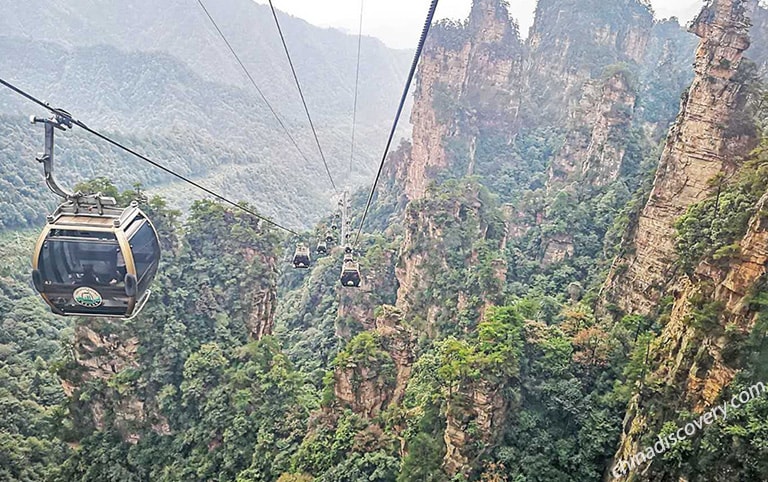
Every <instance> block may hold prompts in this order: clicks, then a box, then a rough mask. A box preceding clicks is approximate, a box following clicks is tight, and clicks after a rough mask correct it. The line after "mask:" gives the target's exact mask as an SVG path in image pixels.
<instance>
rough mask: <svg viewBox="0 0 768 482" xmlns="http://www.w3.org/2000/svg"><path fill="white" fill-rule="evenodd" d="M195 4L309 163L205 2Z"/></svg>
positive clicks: (199, 0) (200, 0)
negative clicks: (201, 10)
mask: <svg viewBox="0 0 768 482" xmlns="http://www.w3.org/2000/svg"><path fill="white" fill-rule="evenodd" d="M197 4H198V5H200V8H201V9H203V12H204V13H205V16H206V17H208V20H210V21H211V24H212V25H213V27H214V28H215V29H216V31H217V32H218V33H219V36H220V37H221V39H222V40H223V41H224V43H225V44H226V45H227V48H228V49H229V51H230V53H231V54H232V56H233V57H234V58H235V60H236V61H237V63H238V64H239V65H240V68H241V69H242V70H243V72H244V73H245V76H246V77H248V80H250V82H251V84H252V85H253V88H254V89H256V92H258V93H259V97H261V100H262V101H264V104H266V106H267V107H268V108H269V111H270V112H271V113H272V116H273V117H274V118H275V120H277V123H278V124H279V125H280V127H281V128H282V129H283V131H285V135H286V136H288V139H290V140H291V144H293V146H294V147H295V148H296V150H297V151H298V152H299V154H300V155H301V157H302V158H303V159H304V161H305V162H306V163H307V164H308V165H309V164H311V162H310V161H309V159H308V158H307V156H306V155H305V154H304V151H302V150H301V147H299V144H298V142H296V139H295V138H294V137H293V135H291V133H290V131H289V130H288V127H286V125H285V123H284V122H283V120H282V119H281V118H280V115H279V114H278V113H277V111H276V110H275V108H274V107H272V104H271V103H270V102H269V101H268V100H267V97H266V96H265V95H264V91H262V90H261V88H259V86H258V84H257V83H256V80H254V78H253V76H252V75H251V72H250V71H249V70H248V68H246V66H245V64H244V63H243V61H242V60H240V56H239V55H237V52H235V49H234V48H233V47H232V44H231V43H229V40H227V37H226V35H224V32H222V30H221V29H220V28H219V25H218V24H217V23H216V20H214V19H213V16H212V15H211V14H210V12H209V11H208V9H207V8H205V4H203V2H202V0H197Z"/></svg>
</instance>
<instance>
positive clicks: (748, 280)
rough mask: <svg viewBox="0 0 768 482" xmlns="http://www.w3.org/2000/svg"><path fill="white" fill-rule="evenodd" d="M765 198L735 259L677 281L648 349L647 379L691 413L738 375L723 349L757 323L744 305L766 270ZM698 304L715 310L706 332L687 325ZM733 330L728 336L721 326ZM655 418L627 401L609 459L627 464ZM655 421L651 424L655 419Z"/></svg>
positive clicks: (706, 265) (706, 266)
mask: <svg viewBox="0 0 768 482" xmlns="http://www.w3.org/2000/svg"><path fill="white" fill-rule="evenodd" d="M767 207H768V193H766V194H764V195H763V197H762V198H761V199H760V202H759V203H758V205H757V209H756V214H755V215H754V216H753V217H752V219H751V220H750V223H749V229H748V230H747V234H746V235H745V236H744V238H742V240H741V241H740V243H739V248H740V249H739V254H738V255H737V256H736V257H734V258H733V259H732V260H731V262H730V263H729V264H728V265H727V266H725V267H720V266H713V265H711V264H709V263H708V262H703V263H702V264H701V265H699V266H698V268H697V270H696V273H695V276H694V278H693V279H691V278H688V277H683V278H681V279H679V280H678V281H677V283H676V285H675V287H674V289H673V292H674V293H675V302H674V306H673V308H672V312H671V314H670V319H669V322H668V323H667V324H666V325H665V327H664V330H663V332H662V333H661V336H659V338H658V339H657V340H656V341H655V342H654V344H653V346H652V347H651V351H650V352H649V353H650V354H651V356H650V360H649V361H650V363H651V366H653V367H654V371H653V372H652V373H651V374H650V376H649V377H648V379H649V380H650V381H653V382H654V383H657V384H661V385H662V386H666V387H670V388H671V387H674V390H675V391H676V392H679V393H680V395H681V397H680V399H679V400H680V401H681V403H682V404H683V406H684V407H685V408H688V409H691V408H692V410H693V412H694V413H702V412H703V411H705V410H709V408H710V407H712V406H713V404H714V403H716V402H717V400H718V397H719V396H720V395H721V393H722V391H723V389H724V388H725V387H727V386H728V385H729V384H730V383H731V382H732V381H733V379H734V376H735V375H736V373H737V372H738V367H737V366H736V363H735V362H734V361H733V360H731V359H729V355H728V352H727V349H728V348H729V345H730V344H731V343H732V339H733V338H732V337H733V336H734V334H735V335H736V336H742V335H743V336H747V335H748V334H749V333H750V332H751V331H752V329H753V328H754V324H755V322H756V319H757V314H756V313H754V312H752V311H750V308H749V306H748V303H746V301H747V299H748V297H749V296H750V290H752V289H753V288H754V286H755V284H756V283H757V282H758V281H759V280H760V279H761V278H762V277H763V276H765V274H766V266H767V265H768V217H766V211H764V210H765V209H766V208H767ZM702 299H706V300H710V301H711V303H714V305H710V306H716V307H718V308H719V312H718V315H717V320H715V322H716V323H717V326H715V327H709V328H708V329H707V330H704V329H702V328H698V327H696V326H695V325H694V324H693V323H692V322H691V321H692V320H693V319H694V318H695V316H696V310H700V309H701V308H702V307H701V306H700V304H701V301H700V300H702ZM726 326H730V329H731V330H733V331H732V333H731V335H728V334H727V332H726V330H725V327H726ZM655 416H657V414H655V413H653V411H652V410H651V411H649V410H648V408H647V407H644V406H643V393H642V392H641V393H639V394H638V395H636V396H635V397H634V398H633V400H632V401H631V403H630V405H629V408H628V410H627V415H626V418H625V421H624V432H623V434H622V440H621V444H620V446H619V449H618V451H617V453H616V455H615V457H614V460H616V461H618V460H622V459H623V460H626V459H628V457H629V456H631V455H633V454H635V453H637V452H638V451H639V450H640V449H641V448H642V447H641V445H642V440H643V437H644V436H647V435H648V434H649V433H650V432H651V431H655V430H657V429H658V427H657V426H654V425H653V424H652V420H651V419H652V418H654V417H655ZM654 421H655V420H654Z"/></svg>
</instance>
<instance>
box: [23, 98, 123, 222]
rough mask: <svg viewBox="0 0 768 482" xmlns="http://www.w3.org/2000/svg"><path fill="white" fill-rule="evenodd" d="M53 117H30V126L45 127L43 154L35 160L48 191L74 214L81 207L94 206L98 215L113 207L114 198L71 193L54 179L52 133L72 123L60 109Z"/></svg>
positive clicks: (62, 129) (68, 115)
mask: <svg viewBox="0 0 768 482" xmlns="http://www.w3.org/2000/svg"><path fill="white" fill-rule="evenodd" d="M52 112H53V116H52V117H50V118H44V117H36V116H32V117H30V121H31V122H32V124H44V125H45V152H43V154H42V155H40V157H36V158H35V159H36V160H37V161H38V162H40V163H42V164H43V171H44V173H45V184H46V185H47V186H48V189H50V190H51V192H53V193H54V194H56V195H57V196H59V197H62V198H64V200H65V201H68V202H70V203H72V206H73V207H74V210H75V212H77V211H78V208H79V207H80V206H81V205H87V206H96V207H97V209H98V211H99V214H103V213H104V206H115V205H117V202H116V201H115V199H114V198H111V197H105V196H102V195H101V193H98V194H83V193H81V192H76V193H72V192H69V191H67V190H65V189H64V188H62V187H61V186H60V185H59V183H58V182H56V178H55V177H54V160H55V158H54V150H55V143H54V133H55V132H56V129H59V130H61V131H65V130H67V129H69V128H71V127H72V124H73V122H77V121H74V120H73V119H72V116H71V115H70V114H69V113H68V112H66V111H63V110H61V109H52Z"/></svg>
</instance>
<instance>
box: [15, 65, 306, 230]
mask: <svg viewBox="0 0 768 482" xmlns="http://www.w3.org/2000/svg"><path fill="white" fill-rule="evenodd" d="M0 84H2V85H4V86H5V87H8V88H9V89H11V90H12V91H14V92H16V93H17V94H19V95H21V96H22V97H24V98H26V99H27V100H30V101H32V102H34V103H35V104H37V105H39V106H40V107H42V108H44V109H46V110H48V111H49V112H51V113H52V114H54V115H59V116H64V117H66V118H67V119H68V120H70V121H71V122H72V124H74V125H76V126H78V127H80V128H81V129H83V130H84V131H86V132H88V133H90V134H92V135H94V136H96V137H98V138H99V139H101V140H103V141H106V142H107V143H109V144H112V145H113V146H115V147H117V148H119V149H121V150H123V151H125V152H127V153H129V154H131V155H133V156H135V157H138V158H139V159H141V160H142V161H144V162H147V163H149V164H151V165H152V166H154V167H156V168H158V169H160V170H161V171H164V172H166V173H168V174H170V175H172V176H174V177H176V178H178V179H180V180H182V181H184V182H185V183H187V184H190V185H191V186H194V187H196V188H197V189H200V190H201V191H203V192H205V193H206V194H209V195H211V196H213V197H214V198H216V199H218V200H219V201H222V202H224V203H226V204H229V205H231V206H232V207H234V208H237V209H239V210H241V211H243V212H245V213H247V214H250V215H251V216H253V217H255V218H257V219H260V220H262V221H264V222H265V223H268V224H271V225H272V226H274V227H276V228H278V229H282V230H283V231H285V232H287V233H290V234H293V235H298V233H297V232H296V231H294V230H292V229H290V228H287V227H285V226H282V225H280V224H278V223H276V222H275V221H272V220H271V219H269V218H266V217H264V216H262V215H260V214H258V213H256V212H255V211H253V210H251V209H248V208H247V207H245V206H243V205H242V204H239V203H236V202H234V201H232V200H230V199H228V198H226V197H224V196H222V195H220V194H218V193H216V192H214V191H212V190H211V189H208V188H207V187H205V186H202V185H200V184H199V183H197V182H195V181H193V180H192V179H189V178H188V177H186V176H184V175H182V174H179V173H177V172H175V171H173V170H172V169H169V168H167V167H165V166H163V165H162V164H160V163H158V162H155V161H153V160H151V159H150V158H148V157H146V156H144V155H142V154H139V153H138V152H136V151H135V150H133V149H131V148H130V147H127V146H125V145H123V144H121V143H120V142H118V141H116V140H114V139H112V138H110V137H108V136H106V135H104V134H102V133H100V132H98V131H96V130H94V129H91V128H90V127H88V126H87V125H86V124H85V123H84V122H81V121H79V120H77V119H75V118H73V117H72V116H71V115H69V114H68V113H67V112H66V111H63V110H61V109H55V108H53V107H51V106H50V105H49V104H48V103H46V102H43V101H41V100H40V99H38V98H36V97H34V96H32V95H30V94H28V93H27V92H24V91H23V90H21V89H20V88H18V87H16V86H15V85H13V84H11V83H10V82H7V81H5V80H3V79H2V78H0Z"/></svg>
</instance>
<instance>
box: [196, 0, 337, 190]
mask: <svg viewBox="0 0 768 482" xmlns="http://www.w3.org/2000/svg"><path fill="white" fill-rule="evenodd" d="M198 1H199V0H198ZM269 8H270V9H271V10H272V17H273V18H274V19H275V25H276V26H277V33H279V34H280V41H281V42H282V43H283V50H285V56H286V57H287V58H288V64H289V65H290V66H291V72H292V73H293V80H295V81H296V87H297V88H298V89H299V96H301V103H302V105H303V106H304V112H306V114H307V120H309V127H310V128H311V129H312V134H313V135H314V136H315V143H316V144H317V150H318V151H320V158H321V159H322V160H323V165H324V166H325V172H326V173H328V179H329V180H330V181H331V186H333V190H334V191H338V189H337V188H336V183H335V182H333V176H332V175H331V170H330V169H329V168H328V161H326V160H325V154H324V153H323V148H322V147H320V138H318V137H317V130H316V129H315V123H314V122H312V116H311V115H310V114H309V107H307V100H306V99H305V98H304V91H303V90H302V89H301V83H300V82H299V76H298V75H296V69H295V68H294V66H293V59H291V53H290V52H289V51H288V44H286V43H285V35H283V29H282V27H280V20H278V18H277V10H275V6H274V5H273V4H272V0H269Z"/></svg>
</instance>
